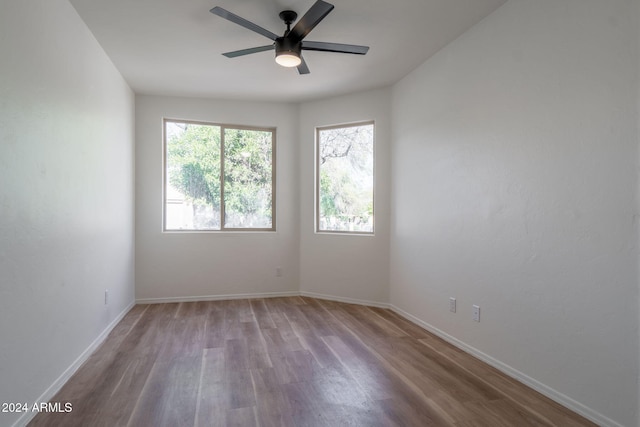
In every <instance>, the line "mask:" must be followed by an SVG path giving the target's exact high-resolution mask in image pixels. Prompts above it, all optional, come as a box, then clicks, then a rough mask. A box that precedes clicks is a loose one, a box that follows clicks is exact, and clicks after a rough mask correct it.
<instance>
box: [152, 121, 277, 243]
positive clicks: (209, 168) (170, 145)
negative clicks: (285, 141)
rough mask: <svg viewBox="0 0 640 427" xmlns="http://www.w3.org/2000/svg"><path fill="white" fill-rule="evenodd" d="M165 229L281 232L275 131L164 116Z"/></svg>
mask: <svg viewBox="0 0 640 427" xmlns="http://www.w3.org/2000/svg"><path fill="white" fill-rule="evenodd" d="M164 149H165V157H164V158H165V173H164V229H165V230H166V231H177V230H203V231H206V230H220V231H225V230H254V231H256V230H265V231H268V230H275V190H274V189H275V168H274V164H275V129H272V128H270V129H258V128H249V127H239V126H227V125H217V124H211V123H200V122H190V121H182V120H169V119H165V120H164Z"/></svg>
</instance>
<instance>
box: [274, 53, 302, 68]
mask: <svg viewBox="0 0 640 427" xmlns="http://www.w3.org/2000/svg"><path fill="white" fill-rule="evenodd" d="M276 62H277V63H278V65H282V66H283V67H288V68H290V67H297V66H298V65H300V64H301V63H302V60H301V59H300V57H299V56H297V55H295V54H294V53H293V52H289V53H281V54H280V55H276Z"/></svg>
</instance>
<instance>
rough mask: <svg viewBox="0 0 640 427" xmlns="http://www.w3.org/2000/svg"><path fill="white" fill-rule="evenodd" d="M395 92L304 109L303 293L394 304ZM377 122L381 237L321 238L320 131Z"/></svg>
mask: <svg viewBox="0 0 640 427" xmlns="http://www.w3.org/2000/svg"><path fill="white" fill-rule="evenodd" d="M390 97H391V92H390V89H380V90H373V91H368V92H363V93H358V94H354V95H348V96H344V97H338V98H331V99H327V100H322V101H316V102H308V103H304V104H302V105H301V106H300V160H299V162H300V166H299V167H300V187H301V188H300V290H301V291H302V292H303V293H307V294H315V295H330V296H332V297H337V298H340V299H343V300H357V301H360V302H365V301H368V302H373V303H388V301H389V217H390V205H389V200H390V178H391V176H390V159H389V150H390V148H389V147H390V131H391V127H390V126H391V123H390V117H391V112H390ZM366 120H374V121H375V169H374V172H375V188H374V191H375V195H374V209H375V235H374V236H359V235H337V234H317V233H315V224H314V210H315V207H314V206H315V204H314V197H315V196H314V186H315V184H314V176H315V175H314V174H315V169H314V167H315V166H314V165H315V151H314V150H315V149H314V144H315V142H314V141H315V128H316V127H319V126H327V125H334V124H341V123H352V122H360V121H366Z"/></svg>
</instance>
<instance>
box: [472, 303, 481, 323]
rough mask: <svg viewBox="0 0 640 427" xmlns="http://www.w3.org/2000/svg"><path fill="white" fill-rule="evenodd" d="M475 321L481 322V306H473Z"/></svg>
mask: <svg viewBox="0 0 640 427" xmlns="http://www.w3.org/2000/svg"><path fill="white" fill-rule="evenodd" d="M473 320H474V321H475V322H479V321H480V306H479V305H474V306H473Z"/></svg>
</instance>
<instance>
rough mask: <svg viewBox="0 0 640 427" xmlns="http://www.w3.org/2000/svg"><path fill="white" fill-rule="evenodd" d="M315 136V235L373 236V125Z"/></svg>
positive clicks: (323, 130)
mask: <svg viewBox="0 0 640 427" xmlns="http://www.w3.org/2000/svg"><path fill="white" fill-rule="evenodd" d="M316 132H317V133H316V159H317V167H316V231H318V232H342V233H363V234H371V233H373V227H374V220H373V219H374V215H373V177H374V176H373V169H374V168H373V164H374V155H373V154H374V125H373V123H372V122H368V123H356V124H351V125H341V126H331V127H322V128H317V129H316Z"/></svg>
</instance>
